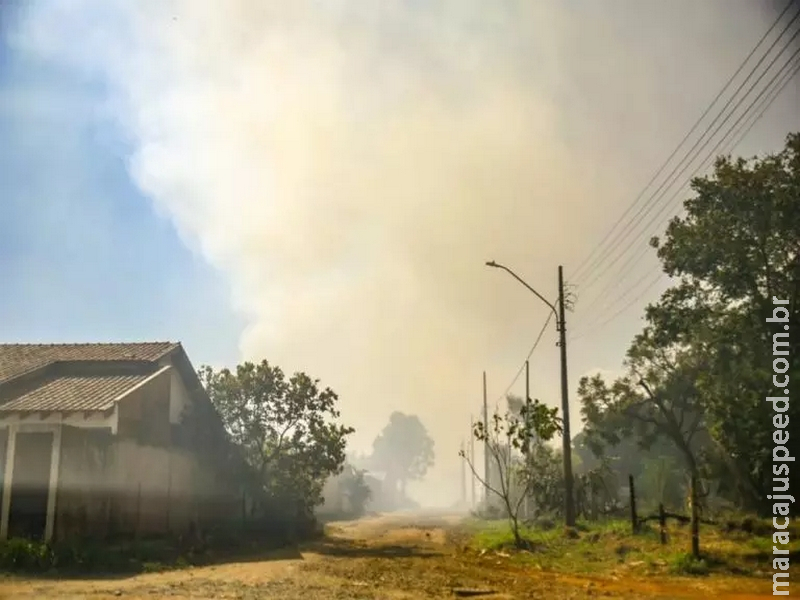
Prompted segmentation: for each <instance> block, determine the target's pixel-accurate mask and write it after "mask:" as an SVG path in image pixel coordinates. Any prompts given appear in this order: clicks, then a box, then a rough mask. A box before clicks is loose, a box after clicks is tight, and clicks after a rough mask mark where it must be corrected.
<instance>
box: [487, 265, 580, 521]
mask: <svg viewBox="0 0 800 600" xmlns="http://www.w3.org/2000/svg"><path fill="white" fill-rule="evenodd" d="M486 266H488V267H494V268H497V269H503V270H504V271H505V272H506V273H508V274H509V275H511V276H512V277H513V278H514V279H516V280H517V281H519V282H520V283H521V284H522V285H524V286H525V287H526V288H527V289H528V291H530V292H532V293H533V294H534V295H535V296H536V297H537V298H539V300H541V301H542V302H544V303H545V304H546V305H547V306H549V307H550V310H552V311H553V314H554V315H555V317H556V329H558V332H559V342H558V345H559V346H560V348H561V413H562V414H561V418H562V426H563V435H562V448H563V453H564V520H565V522H566V525H567V526H568V527H574V526H575V499H574V497H573V490H572V488H573V479H572V439H571V437H570V428H569V396H568V386H567V327H566V320H565V318H564V313H565V307H564V303H565V294H564V273H563V267H561V266H559V267H558V309H556V307H555V306H553V304H552V303H551V302H549V301H548V300H547V299H546V298H545V297H544V296H542V295H541V294H540V293H539V292H537V291H536V290H535V289H533V288H532V287H531V286H530V285H528V284H527V283H526V282H525V281H524V280H523V279H522V278H521V277H520V276H519V275H517V274H516V273H514V271H512V270H511V269H509V268H508V267H506V266H504V265H501V264H499V263H496V262H495V261H493V260H490V261H488V262H487V263H486Z"/></svg>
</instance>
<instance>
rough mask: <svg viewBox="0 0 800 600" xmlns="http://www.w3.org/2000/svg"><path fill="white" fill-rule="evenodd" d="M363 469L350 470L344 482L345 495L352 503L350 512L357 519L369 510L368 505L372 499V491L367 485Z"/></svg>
mask: <svg viewBox="0 0 800 600" xmlns="http://www.w3.org/2000/svg"><path fill="white" fill-rule="evenodd" d="M365 474H366V473H365V471H364V470H363V469H349V470H348V471H347V472H346V478H345V481H344V486H343V488H344V493H345V494H346V495H347V498H348V500H349V501H350V510H351V511H352V513H353V515H354V516H356V517H360V516H362V515H363V514H364V513H365V512H366V509H367V503H368V502H369V500H370V498H371V497H372V490H371V489H370V487H369V485H367V482H366V479H365Z"/></svg>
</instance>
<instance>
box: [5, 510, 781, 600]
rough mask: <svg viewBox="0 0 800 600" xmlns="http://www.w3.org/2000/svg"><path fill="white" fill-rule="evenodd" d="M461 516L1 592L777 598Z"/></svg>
mask: <svg viewBox="0 0 800 600" xmlns="http://www.w3.org/2000/svg"><path fill="white" fill-rule="evenodd" d="M458 520H459V519H458V517H453V516H446V515H433V514H430V515H392V516H382V517H372V518H367V519H362V520H359V521H352V522H343V523H335V524H332V525H331V535H330V536H329V537H328V538H327V539H326V540H325V541H322V542H316V543H314V544H310V545H308V546H307V547H306V548H304V549H302V550H301V551H294V552H283V553H277V554H273V555H269V556H262V557H259V559H257V560H252V561H250V562H238V563H232V564H224V565H217V566H207V567H199V568H191V569H183V570H178V571H171V572H166V573H151V574H144V575H137V576H134V577H127V578H124V579H94V580H59V581H55V580H52V579H38V580H36V579H33V580H32V579H17V578H7V579H2V580H0V598H26V599H32V598H76V599H77V598H89V599H92V600H101V599H111V598H120V597H121V598H125V599H128V600H132V599H144V598H147V599H153V598H174V599H179V598H197V599H200V598H209V599H211V598H237V599H253V600H255V599H273V598H274V599H280V600H317V599H320V600H325V599H331V600H339V599H342V600H355V599H360V600H367V599H375V600H378V599H385V600H401V599H409V600H412V599H423V598H424V599H438V598H457V597H459V596H461V597H469V596H468V595H467V594H470V592H481V591H483V592H487V594H486V595H479V596H478V595H473V596H471V597H478V598H488V599H492V600H500V599H510V598H515V599H516V598H547V599H551V600H559V599H565V598H595V597H607V598H627V599H634V598H635V599H644V598H660V599H667V598H676V599H680V598H698V599H699V598H708V597H715V598H724V599H727V600H748V599H757V598H763V599H766V598H768V597H771V595H770V594H769V588H768V584H767V582H754V583H753V585H752V586H750V585H749V584H748V585H744V586H743V585H741V584H737V585H735V587H734V589H735V590H736V591H737V592H738V593H735V594H734V593H731V590H729V589H726V587H729V586H722V587H719V586H718V585H716V584H712V583H710V582H708V581H705V582H704V581H703V580H686V581H683V582H678V581H675V580H670V581H668V582H667V581H662V582H658V581H652V580H628V581H614V580H613V579H600V578H595V579H592V578H582V577H576V576H565V575H559V574H555V573H548V572H543V571H540V570H538V571H537V570H535V569H531V568H530V567H529V566H528V567H523V566H522V565H519V564H516V563H515V562H514V561H511V560H510V559H509V558H507V557H504V556H497V555H489V554H486V555H482V556H481V555H479V554H477V553H474V552H467V551H465V549H464V548H463V547H462V544H463V539H459V534H458V529H457V527H456V524H457V523H458ZM748 587H749V588H750V589H751V590H752V591H751V592H750V593H748ZM756 591H757V592H759V593H758V594H756V593H755V592H756ZM489 592H491V593H489ZM762 593H763V595H761V594H762Z"/></svg>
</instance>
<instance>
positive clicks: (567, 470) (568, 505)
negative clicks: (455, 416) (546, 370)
mask: <svg viewBox="0 0 800 600" xmlns="http://www.w3.org/2000/svg"><path fill="white" fill-rule="evenodd" d="M565 296H566V295H565V293H564V268H563V267H562V266H561V265H559V266H558V321H559V323H558V333H559V340H558V345H559V347H560V349H561V413H562V419H563V421H562V426H563V432H562V436H561V439H562V449H563V452H564V517H565V520H566V524H567V527H575V498H574V495H573V493H572V437H571V435H570V430H569V386H568V385H567V322H566V320H565V318H564V313H565V312H566V310H565V307H564V303H565V301H566V299H565Z"/></svg>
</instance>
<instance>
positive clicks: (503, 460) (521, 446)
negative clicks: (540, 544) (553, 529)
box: [459, 399, 561, 548]
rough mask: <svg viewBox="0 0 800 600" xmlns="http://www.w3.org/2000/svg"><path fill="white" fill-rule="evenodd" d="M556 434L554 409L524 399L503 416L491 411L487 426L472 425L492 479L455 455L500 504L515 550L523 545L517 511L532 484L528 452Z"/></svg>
mask: <svg viewBox="0 0 800 600" xmlns="http://www.w3.org/2000/svg"><path fill="white" fill-rule="evenodd" d="M560 431H561V420H560V418H559V417H558V409H557V408H548V407H547V406H545V405H544V404H542V403H541V402H539V401H538V400H531V399H527V400H526V401H525V402H524V404H523V405H522V406H518V405H517V403H515V402H514V401H511V402H509V410H507V411H506V413H505V414H500V412H499V411H495V413H494V415H492V419H491V421H490V422H489V425H488V427H484V424H483V423H482V422H480V421H479V422H477V423H475V424H474V426H473V432H472V433H473V436H474V437H475V439H476V440H477V441H479V442H483V443H484V448H485V452H488V453H489V461H490V463H491V464H492V469H491V472H494V473H495V474H496V476H495V477H490V479H491V480H490V481H486V479H485V478H484V477H482V476H481V475H480V474H479V473H478V472H477V471H476V470H475V465H474V464H472V461H471V460H470V458H469V457H468V456H467V454H466V453H465V452H464V451H463V450H462V451H460V452H459V456H461V457H462V458H463V459H464V460H465V461H467V464H468V465H469V468H470V470H471V471H472V472H473V473H474V474H475V476H476V477H477V479H478V481H480V483H481V484H482V485H483V486H484V487H485V488H486V489H487V490H488V491H490V492H492V493H493V494H495V495H496V496H497V497H498V498H499V499H500V501H501V502H502V504H503V508H504V510H505V513H506V516H507V518H508V522H509V525H510V526H511V532H512V534H513V536H514V544H515V545H516V547H518V548H522V547H524V546H525V540H524V539H523V538H522V534H521V533H520V523H519V521H520V519H519V516H520V514H519V513H520V508H521V507H522V503H523V501H524V500H525V498H526V497H528V496H529V495H530V494H531V492H532V489H533V486H534V483H535V482H536V479H535V478H534V477H531V470H530V469H529V468H528V463H529V460H528V453H529V452H530V451H531V449H532V448H533V446H534V441H536V442H538V443H540V444H541V443H543V442H546V441H549V440H551V439H552V438H553V436H554V435H555V434H556V433H558V432H560Z"/></svg>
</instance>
